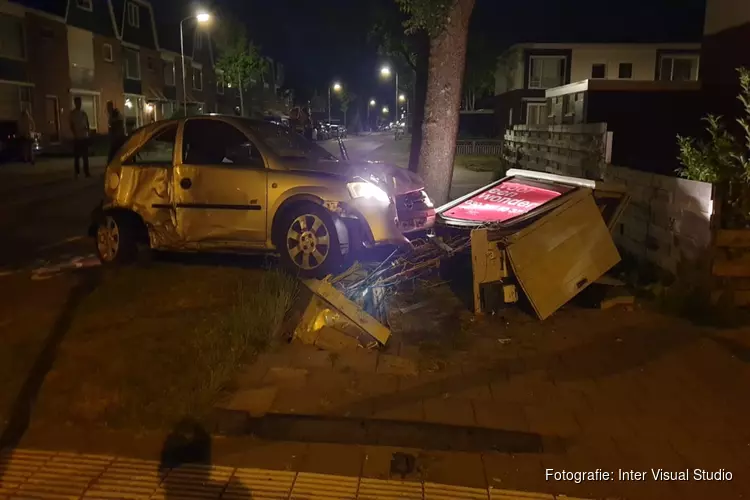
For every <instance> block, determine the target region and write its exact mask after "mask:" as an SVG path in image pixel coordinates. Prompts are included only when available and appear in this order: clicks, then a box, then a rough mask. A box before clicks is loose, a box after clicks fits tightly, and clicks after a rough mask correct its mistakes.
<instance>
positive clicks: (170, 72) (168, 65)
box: [164, 61, 175, 87]
mask: <svg viewBox="0 0 750 500" xmlns="http://www.w3.org/2000/svg"><path fill="white" fill-rule="evenodd" d="M164 85H168V86H170V87H174V85H175V77H174V61H164Z"/></svg>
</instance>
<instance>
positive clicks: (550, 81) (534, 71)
mask: <svg viewBox="0 0 750 500" xmlns="http://www.w3.org/2000/svg"><path fill="white" fill-rule="evenodd" d="M529 66H530V68H529V88H530V89H548V88H551V87H559V86H560V85H563V84H565V57H563V56H531V59H530V61H529Z"/></svg>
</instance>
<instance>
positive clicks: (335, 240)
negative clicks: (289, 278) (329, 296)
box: [274, 202, 345, 278]
mask: <svg viewBox="0 0 750 500" xmlns="http://www.w3.org/2000/svg"><path fill="white" fill-rule="evenodd" d="M275 232H276V235H275V236H276V237H275V238H274V239H275V241H276V242H277V243H276V245H277V249H278V251H279V253H280V255H281V264H282V266H284V267H285V268H286V269H288V270H290V271H292V272H294V273H295V274H297V275H298V276H300V277H301V278H324V277H326V276H327V275H329V274H335V273H337V272H339V271H340V270H341V269H342V267H343V266H344V265H345V257H344V255H343V254H342V252H341V244H340V242H339V236H338V233H337V232H336V225H335V224H334V220H333V216H332V215H331V213H330V212H329V211H328V210H326V209H325V208H323V207H321V206H320V205H317V204H315V203H312V202H305V203H300V204H298V205H294V206H293V207H290V208H289V209H288V210H286V211H285V212H284V214H283V216H282V218H281V220H280V223H279V225H278V227H277V228H275Z"/></svg>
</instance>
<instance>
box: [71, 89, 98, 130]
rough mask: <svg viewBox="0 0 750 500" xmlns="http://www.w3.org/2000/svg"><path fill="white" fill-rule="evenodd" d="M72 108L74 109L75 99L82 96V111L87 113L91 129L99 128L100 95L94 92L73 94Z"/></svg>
mask: <svg viewBox="0 0 750 500" xmlns="http://www.w3.org/2000/svg"><path fill="white" fill-rule="evenodd" d="M71 96H72V99H71V106H70V107H71V109H73V107H74V106H73V101H74V100H75V98H76V97H80V99H81V111H83V112H84V113H86V116H87V117H88V119H89V128H90V129H91V130H97V128H98V123H99V122H98V120H97V118H98V116H99V115H98V111H99V103H98V102H97V101H98V97H97V96H96V95H92V94H75V93H73V94H71Z"/></svg>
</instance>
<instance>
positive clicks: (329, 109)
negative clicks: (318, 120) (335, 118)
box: [328, 85, 331, 125]
mask: <svg viewBox="0 0 750 500" xmlns="http://www.w3.org/2000/svg"><path fill="white" fill-rule="evenodd" d="M330 123H331V86H330V85H329V86H328V124H329V125H330Z"/></svg>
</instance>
